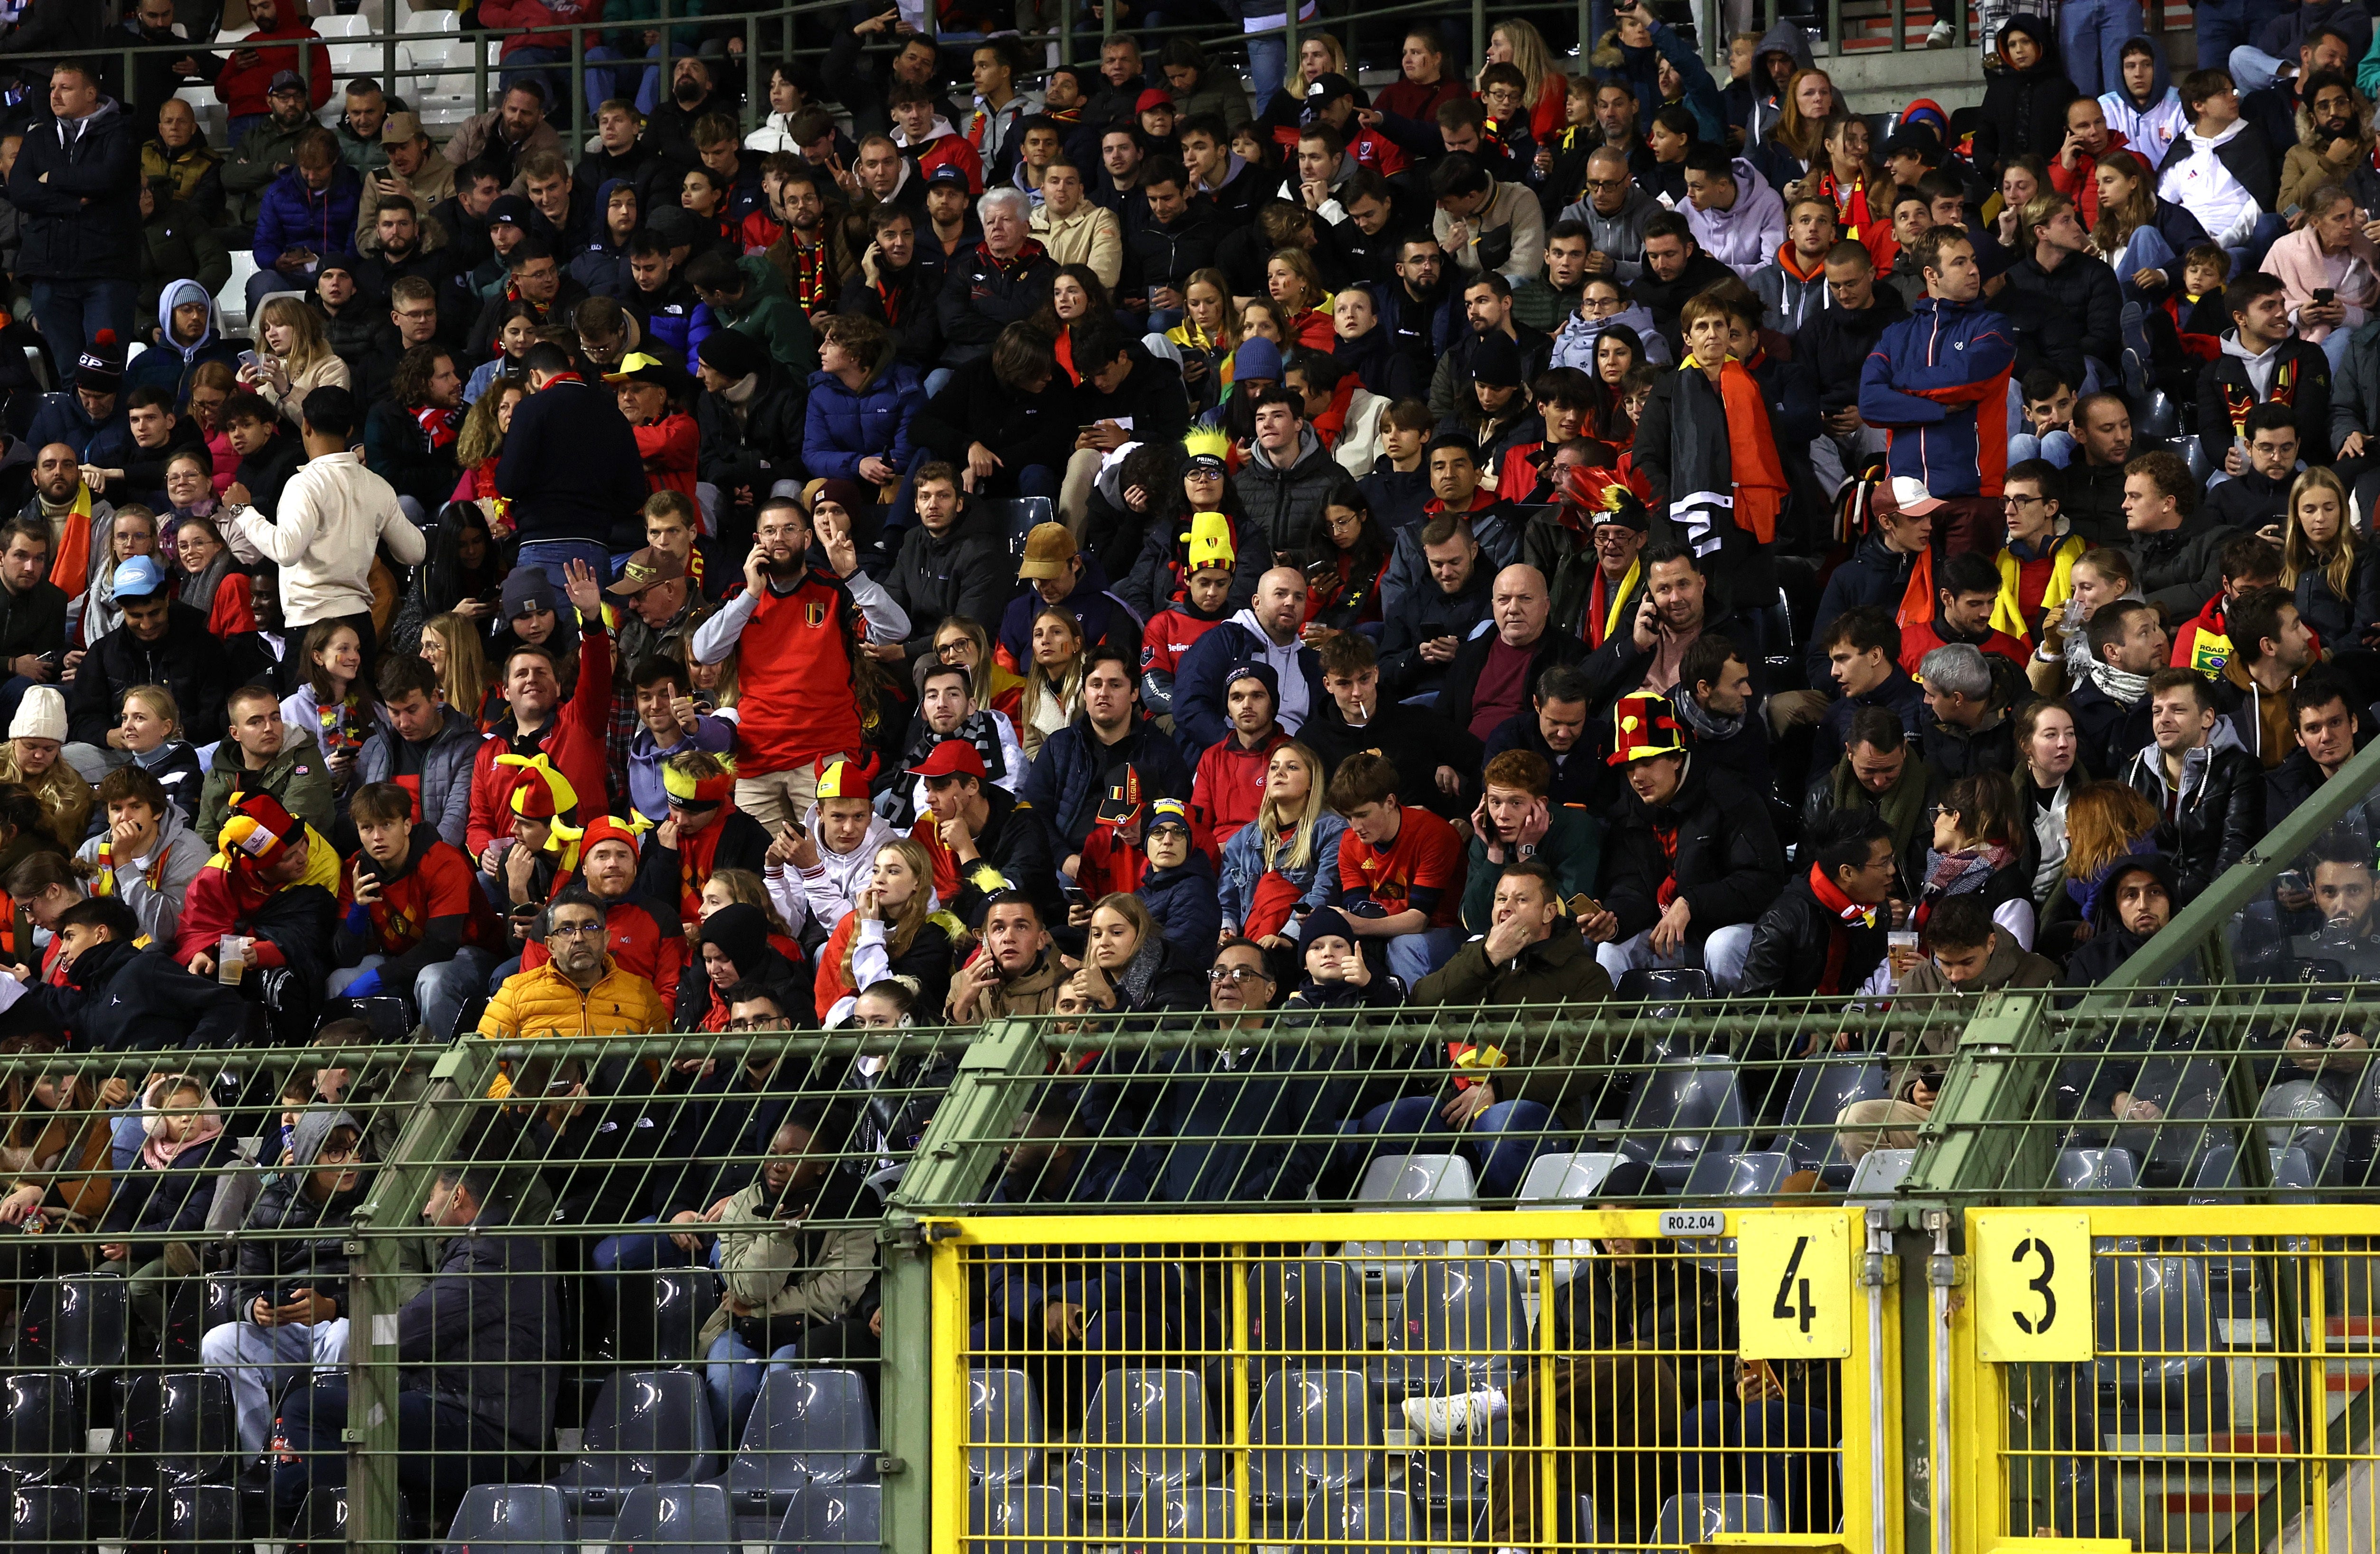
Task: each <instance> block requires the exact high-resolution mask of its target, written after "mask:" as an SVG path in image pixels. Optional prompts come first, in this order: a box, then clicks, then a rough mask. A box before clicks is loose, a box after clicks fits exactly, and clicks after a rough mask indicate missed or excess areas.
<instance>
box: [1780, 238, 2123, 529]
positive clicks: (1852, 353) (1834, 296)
mask: <svg viewBox="0 0 2380 1554" xmlns="http://www.w3.org/2000/svg"><path fill="white" fill-rule="evenodd" d="M1826 271H1827V305H1826V306H1825V307H1824V308H1822V309H1820V310H1818V311H1817V312H1815V313H1814V314H1812V315H1811V316H1810V318H1809V319H1808V320H1807V321H1806V322H1804V323H1803V325H1802V327H1801V329H1800V330H1799V331H1798V332H1797V333H1796V334H1794V336H1793V355H1794V357H1795V358H1797V359H1799V360H1802V361H1804V362H1806V363H1808V365H1809V368H1810V370H1811V371H1812V372H1813V373H1815V375H1816V377H1817V380H1818V414H1819V419H1820V420H1821V421H1822V423H1823V425H1824V430H1823V431H1821V432H1820V433H1819V435H1818V436H1817V437H1816V438H1815V440H1814V441H1813V442H1812V443H1810V463H1811V466H1812V467H1813V469H1814V470H1815V473H1816V476H1817V480H1818V483H1819V485H1820V486H1821V487H1823V488H1824V489H1825V490H1828V491H1839V490H1840V489H1841V487H1842V483H1843V481H1844V480H1845V479H1846V478H1847V477H1848V476H1849V475H1850V474H1851V472H1852V470H1854V469H1856V468H1858V467H1860V465H1861V464H1863V463H1864V462H1865V461H1866V460H1867V459H1868V458H1870V457H1872V456H1873V455H1876V454H1880V453H1882V452H1883V451H1884V445H1885V434H1884V432H1883V431H1879V430H1877V429H1876V428H1874V427H1871V426H1869V425H1868V424H1867V423H1866V422H1865V421H1864V420H1862V419H1860V413H1859V380H1860V370H1861V369H1862V368H1863V367H1864V366H1865V365H1866V362H1867V358H1868V353H1869V352H1870V351H1873V350H1875V349H1876V341H1877V340H1878V339H1879V338H1881V337H1882V336H1883V334H1884V331H1885V326H1886V325H1888V324H1890V323H1893V322H1896V321H1898V320H1899V319H1900V318H1901V317H1902V316H1904V315H1905V314H1906V313H1907V312H1908V311H1909V306H1908V304H1907V303H1905V302H1903V301H1901V299H1900V293H1899V292H1897V291H1895V290H1893V289H1892V288H1891V287H1890V286H1885V287H1883V288H1881V289H1878V287H1877V285H1876V256H1875V255H1873V254H1871V253H1870V252H1868V249H1867V245H1866V244H1864V243H1861V242H1858V241H1856V240H1854V239H1852V238H1848V237H1847V238H1845V239H1844V240H1843V241H1841V242H1840V243H1837V244H1836V245H1835V246H1834V247H1833V248H1832V249H1828V252H1827V263H1826ZM2119 403H2120V401H2119Z"/></svg>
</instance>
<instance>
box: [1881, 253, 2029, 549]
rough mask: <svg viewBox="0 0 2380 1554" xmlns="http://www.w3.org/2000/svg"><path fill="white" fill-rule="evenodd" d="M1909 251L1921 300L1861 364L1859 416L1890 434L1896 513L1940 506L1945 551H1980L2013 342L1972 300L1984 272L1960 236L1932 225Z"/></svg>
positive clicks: (1994, 494) (1992, 504) (1994, 481)
mask: <svg viewBox="0 0 2380 1554" xmlns="http://www.w3.org/2000/svg"><path fill="white" fill-rule="evenodd" d="M1913 251H1914V255H1915V258H1916V261H1917V263H1918V265H1919V267H1920V269H1921V271H1922V272H1923V273H1924V275H1925V300H1923V301H1921V302H1919V303H1918V304H1917V305H1916V306H1915V307H1914V308H1913V310H1912V313H1911V317H1910V318H1908V319H1907V320H1905V321H1903V322H1900V323H1897V324H1893V325H1891V326H1889V327H1888V328H1887V329H1886V330H1885V332H1884V334H1883V335H1882V337H1881V338H1880V339H1878V341H1877V342H1876V350H1875V352H1874V353H1873V354H1872V355H1870V356H1869V358H1867V365H1866V367H1865V368H1864V370H1863V371H1862V374H1861V378H1860V397H1859V411H1860V419H1862V420H1863V421H1864V422H1866V423H1867V424H1868V425H1870V426H1877V427H1883V428H1886V429H1888V430H1889V431H1891V432H1892V438H1891V443H1890V449H1889V454H1888V457H1889V461H1890V467H1891V470H1892V478H1893V495H1894V497H1895V498H1896V500H1897V501H1898V503H1899V505H1900V510H1901V512H1902V513H1903V514H1904V515H1907V516H1925V515H1927V514H1930V513H1933V512H1935V511H1936V510H1937V509H1946V511H1945V513H1944V515H1943V521H1942V528H1944V530H1945V534H1944V545H1945V548H1946V549H1948V550H1951V551H1975V550H1984V549H1986V548H1987V538H1989V537H1996V536H1992V534H1991V531H1992V530H1994V529H1996V528H1998V517H1999V515H1998V512H1997V510H1996V509H1997V507H1998V499H1999V497H2000V494H2001V493H2000V491H1999V489H1998V488H1999V470H2000V467H2001V465H2000V461H1999V460H1998V459H1995V458H1989V457H1986V456H1985V453H1984V451H1983V450H1985V449H1986V448H1990V447H1993V446H1995V445H1996V443H1997V442H1998V441H1999V440H2001V439H2004V438H2005V436H2006V431H2007V404H2008V376H2009V372H2010V367H2011V366H2012V364H2013V362H2014V360H2015V344H2014V341H2013V339H2012V337H2011V335H2010V332H2009V329H2008V325H2007V322H2006V321H2005V320H2003V319H2002V318H2001V317H2000V316H1999V315H1998V313H1995V312H1993V311H1991V310H1989V309H1986V308H1985V307H1983V306H1981V305H1980V303H1979V302H1978V300H1977V298H1978V297H1980V296H1981V293H1982V287H1983V275H1982V272H1981V271H1980V270H1978V269H1977V268H1976V265H1975V249H1974V245H1973V243H1971V242H1970V241H1968V239H1967V235H1966V234H1965V233H1964V232H1962V231H1961V230H1959V229H1958V228H1955V227H1937V228H1935V229H1934V230H1932V231H1930V232H1928V233H1927V234H1926V235H1925V237H1922V238H1920V239H1919V240H1918V243H1917V245H1916V248H1915V249H1914V250H1913ZM1946 333H1947V334H1948V336H1949V338H1948V340H1947V341H1946V339H1945V335H1946ZM1946 344H1948V345H1949V346H1950V347H1951V348H1949V349H1948V350H1946V349H1945V348H1944V347H1945V345H1946ZM1987 509H1993V510H1992V511H1989V512H1987V511H1986V510H1987Z"/></svg>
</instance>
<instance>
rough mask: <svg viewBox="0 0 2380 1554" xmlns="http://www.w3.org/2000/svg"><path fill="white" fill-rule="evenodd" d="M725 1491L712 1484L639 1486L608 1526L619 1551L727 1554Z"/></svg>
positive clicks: (730, 1533)
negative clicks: (610, 1526) (617, 1517)
mask: <svg viewBox="0 0 2380 1554" xmlns="http://www.w3.org/2000/svg"><path fill="white" fill-rule="evenodd" d="M734 1543H735V1523H734V1522H733V1520H732V1519H730V1517H729V1516H728V1513H727V1492H726V1491H725V1490H724V1489H722V1488H721V1487H719V1486H718V1485H716V1484H639V1485H637V1487H635V1488H633V1489H631V1490H629V1491H628V1498H627V1499H626V1500H625V1501H624V1502H623V1503H622V1504H621V1507H620V1519H619V1520H618V1521H617V1522H614V1523H613V1524H612V1537H611V1545H612V1548H613V1549H614V1550H616V1551H618V1554H729V1548H730V1546H731V1545H733V1544H734Z"/></svg>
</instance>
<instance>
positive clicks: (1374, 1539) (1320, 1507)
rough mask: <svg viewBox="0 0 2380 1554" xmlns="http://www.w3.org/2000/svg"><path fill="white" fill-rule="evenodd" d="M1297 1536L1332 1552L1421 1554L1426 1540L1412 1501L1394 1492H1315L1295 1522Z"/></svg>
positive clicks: (1336, 1490) (1322, 1490)
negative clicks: (1296, 1523)
mask: <svg viewBox="0 0 2380 1554" xmlns="http://www.w3.org/2000/svg"><path fill="white" fill-rule="evenodd" d="M1299 1536H1301V1537H1302V1538H1304V1539H1306V1540H1310V1541H1312V1542H1316V1543H1320V1544H1323V1545H1327V1546H1328V1547H1329V1548H1333V1549H1359V1548H1360V1549H1366V1550H1372V1551H1374V1554H1422V1548H1423V1547H1424V1546H1425V1545H1426V1544H1427V1542H1428V1541H1429V1540H1428V1539H1427V1537H1425V1536H1423V1529H1422V1527H1421V1525H1420V1522H1419V1519H1418V1518H1416V1517H1415V1515H1414V1512H1413V1499H1412V1497H1411V1496H1409V1495H1407V1494H1405V1493H1404V1492H1403V1490H1398V1489H1318V1490H1317V1491H1316V1492H1315V1495H1314V1498H1313V1499H1310V1500H1308V1501H1307V1502H1306V1505H1305V1515H1304V1516H1303V1517H1301V1518H1300V1519H1299Z"/></svg>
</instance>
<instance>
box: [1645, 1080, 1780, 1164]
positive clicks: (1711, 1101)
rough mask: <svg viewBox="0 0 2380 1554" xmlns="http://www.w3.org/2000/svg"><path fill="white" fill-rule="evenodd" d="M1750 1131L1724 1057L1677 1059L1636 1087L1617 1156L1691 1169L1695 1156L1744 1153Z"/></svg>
mask: <svg viewBox="0 0 2380 1554" xmlns="http://www.w3.org/2000/svg"><path fill="white" fill-rule="evenodd" d="M1748 1126H1749V1119H1748V1118H1747V1116H1746V1114H1745V1111H1744V1105H1743V1086H1742V1085H1741V1084H1739V1083H1738V1082H1737V1078H1736V1070H1735V1064H1734V1063H1732V1062H1730V1061H1728V1060H1727V1059H1725V1058H1681V1059H1678V1060H1675V1061H1674V1062H1670V1063H1669V1064H1667V1065H1665V1066H1663V1067H1660V1068H1657V1069H1655V1070H1653V1071H1652V1072H1651V1073H1649V1074H1645V1077H1644V1079H1643V1080H1642V1081H1640V1082H1639V1083H1638V1085H1637V1087H1636V1094H1635V1096H1634V1097H1633V1099H1631V1100H1630V1101H1629V1103H1628V1119H1627V1127H1628V1130H1629V1132H1628V1135H1627V1136H1626V1137H1625V1138H1623V1139H1622V1140H1621V1145H1620V1152H1621V1154H1623V1155H1625V1156H1627V1157H1628V1158H1629V1159H1632V1160H1648V1161H1653V1162H1656V1163H1674V1164H1677V1165H1681V1166H1690V1165H1692V1164H1693V1163H1694V1158H1695V1157H1696V1156H1698V1155H1702V1154H1705V1153H1708V1152H1714V1151H1715V1152H1717V1153H1719V1154H1723V1155H1731V1154H1734V1153H1735V1152H1737V1151H1738V1150H1740V1149H1742V1148H1743V1147H1744V1145H1745V1143H1746V1142H1747V1140H1746V1138H1745V1130H1746V1128H1747V1127H1748ZM1640 1130H1641V1131H1640Z"/></svg>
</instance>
